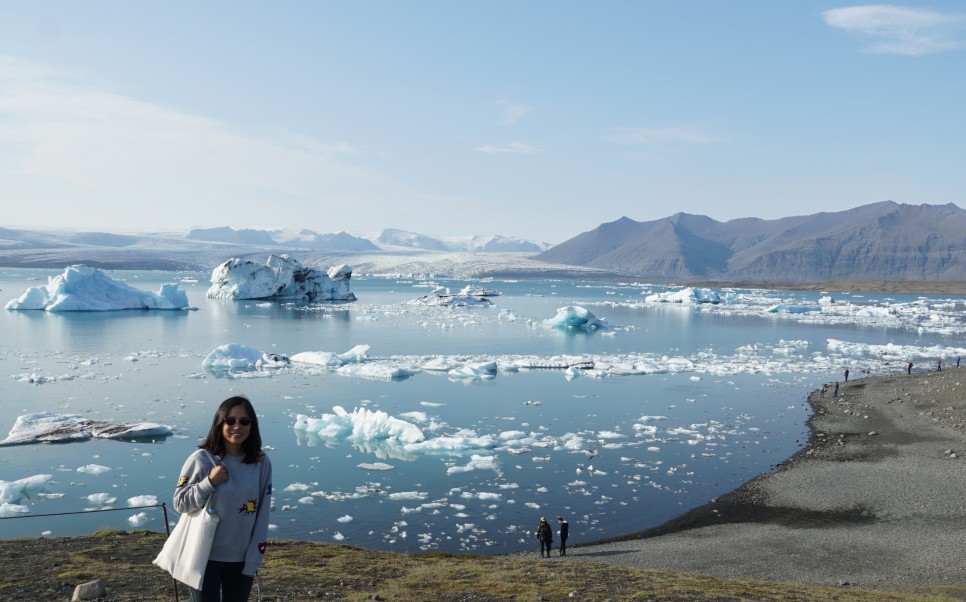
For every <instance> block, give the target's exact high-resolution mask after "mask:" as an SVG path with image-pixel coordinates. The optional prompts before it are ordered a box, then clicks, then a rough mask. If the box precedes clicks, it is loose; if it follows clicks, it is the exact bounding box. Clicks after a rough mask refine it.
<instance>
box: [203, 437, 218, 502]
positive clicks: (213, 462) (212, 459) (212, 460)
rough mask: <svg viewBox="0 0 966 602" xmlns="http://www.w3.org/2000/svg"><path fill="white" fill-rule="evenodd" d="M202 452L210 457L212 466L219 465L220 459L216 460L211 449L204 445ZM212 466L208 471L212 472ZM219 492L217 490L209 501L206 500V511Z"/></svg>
mask: <svg viewBox="0 0 966 602" xmlns="http://www.w3.org/2000/svg"><path fill="white" fill-rule="evenodd" d="M201 452H202V453H203V454H204V455H205V457H207V458H208V462H210V463H211V468H214V467H215V466H218V461H217V460H215V456H213V455H212V454H211V452H210V451H208V450H207V449H205V448H203V447H202V448H201ZM211 468H209V469H208V472H211ZM217 494H218V492H217V491H215V493H212V494H211V495H210V496H208V501H206V502H205V511H206V512H207V510H208V508H209V507H210V506H211V501H212V499H213V498H214V497H215V495H217Z"/></svg>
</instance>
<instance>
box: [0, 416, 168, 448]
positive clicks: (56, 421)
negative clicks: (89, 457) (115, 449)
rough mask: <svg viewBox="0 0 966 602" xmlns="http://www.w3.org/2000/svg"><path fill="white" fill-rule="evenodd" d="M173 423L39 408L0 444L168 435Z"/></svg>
mask: <svg viewBox="0 0 966 602" xmlns="http://www.w3.org/2000/svg"><path fill="white" fill-rule="evenodd" d="M171 433H172V430H171V427H170V426H166V425H163V424H156V423H154V422H115V421H111V420H91V419H90V418H84V417H83V416H80V415H79V414H52V413H50V412H39V413H36V414H24V415H23V416H20V417H18V418H17V420H16V421H15V422H14V423H13V427H12V428H11V429H10V432H9V433H8V434H7V438H6V439H3V440H0V447H3V446H7V445H23V444H27V443H38V442H45V443H64V442H70V441H86V440H88V439H91V438H96V439H145V438H148V437H167V436H168V435H170V434H171Z"/></svg>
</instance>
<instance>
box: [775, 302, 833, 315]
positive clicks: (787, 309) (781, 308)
mask: <svg viewBox="0 0 966 602" xmlns="http://www.w3.org/2000/svg"><path fill="white" fill-rule="evenodd" d="M765 311H767V312H768V313H770V314H777V313H785V314H805V313H809V312H820V311H822V306H821V305H801V304H800V305H795V304H790V303H778V304H777V305H772V306H771V307H769V308H768V309H766V310H765Z"/></svg>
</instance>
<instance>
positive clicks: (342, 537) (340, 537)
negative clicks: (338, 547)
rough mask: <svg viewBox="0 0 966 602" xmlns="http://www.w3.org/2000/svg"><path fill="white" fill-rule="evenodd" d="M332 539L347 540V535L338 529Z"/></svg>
mask: <svg viewBox="0 0 966 602" xmlns="http://www.w3.org/2000/svg"><path fill="white" fill-rule="evenodd" d="M332 539H334V540H336V541H345V535H343V534H342V533H339V532H338V531H336V532H335V533H333V534H332Z"/></svg>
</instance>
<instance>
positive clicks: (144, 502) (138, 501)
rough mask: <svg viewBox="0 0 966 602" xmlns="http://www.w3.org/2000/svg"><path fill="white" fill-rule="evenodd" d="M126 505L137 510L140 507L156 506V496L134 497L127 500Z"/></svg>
mask: <svg viewBox="0 0 966 602" xmlns="http://www.w3.org/2000/svg"><path fill="white" fill-rule="evenodd" d="M127 505H128V506H133V507H135V508H139V507H141V506H157V505H158V496H156V495H136V496H134V497H131V498H128V499H127Z"/></svg>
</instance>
